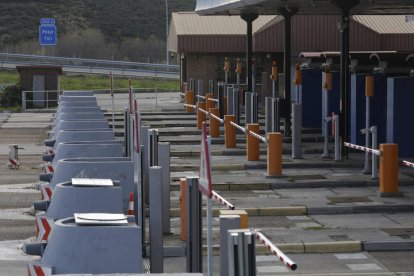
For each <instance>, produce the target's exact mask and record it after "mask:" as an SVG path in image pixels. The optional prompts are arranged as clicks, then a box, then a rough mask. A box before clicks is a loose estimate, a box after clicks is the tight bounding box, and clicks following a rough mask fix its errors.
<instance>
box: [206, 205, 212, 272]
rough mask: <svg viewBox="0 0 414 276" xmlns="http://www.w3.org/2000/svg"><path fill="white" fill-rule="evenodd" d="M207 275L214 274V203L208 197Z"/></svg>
mask: <svg viewBox="0 0 414 276" xmlns="http://www.w3.org/2000/svg"><path fill="white" fill-rule="evenodd" d="M207 275H208V276H212V275H213V204H212V202H211V198H209V197H207Z"/></svg>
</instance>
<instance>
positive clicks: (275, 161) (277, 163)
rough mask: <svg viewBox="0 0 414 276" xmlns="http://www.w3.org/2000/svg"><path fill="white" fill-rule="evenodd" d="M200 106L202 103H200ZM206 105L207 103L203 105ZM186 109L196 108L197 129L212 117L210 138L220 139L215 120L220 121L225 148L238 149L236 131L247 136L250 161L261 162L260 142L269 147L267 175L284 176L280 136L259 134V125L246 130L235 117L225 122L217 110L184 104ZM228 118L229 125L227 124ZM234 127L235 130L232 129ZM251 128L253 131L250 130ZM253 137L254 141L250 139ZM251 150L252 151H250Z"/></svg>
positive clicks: (250, 125)
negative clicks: (207, 117)
mask: <svg viewBox="0 0 414 276" xmlns="http://www.w3.org/2000/svg"><path fill="white" fill-rule="evenodd" d="M208 100H216V99H213V98H208ZM199 104H200V103H199ZM202 104H204V105H205V103H202ZM184 106H185V107H186V108H195V109H196V110H197V127H198V128H200V127H199V126H200V125H201V123H202V122H203V121H205V120H206V118H205V116H209V117H210V136H211V137H218V136H219V127H220V126H219V124H214V123H213V120H211V119H214V120H216V121H219V122H220V123H221V124H224V132H225V139H224V141H225V147H226V148H235V147H236V132H235V131H234V129H238V130H239V131H241V132H243V133H244V134H246V137H247V141H246V152H247V160H248V161H258V160H260V147H259V143H260V141H261V142H263V143H264V144H265V145H267V151H268V154H267V174H268V175H269V176H280V175H281V174H282V139H281V137H279V136H278V135H272V133H268V137H267V138H266V137H263V136H261V135H259V134H258V132H259V125H258V124H248V125H247V126H246V128H244V127H242V126H240V125H238V124H236V123H235V118H233V117H234V115H225V117H224V120H223V119H221V118H220V117H218V116H217V115H215V114H212V112H211V111H214V113H216V114H217V113H218V112H217V110H216V109H215V108H210V109H209V111H210V112H209V111H207V110H205V109H203V108H202V107H200V106H197V107H196V106H195V105H191V104H188V103H187V104H184ZM226 118H227V123H226ZM232 127H233V128H232ZM249 128H251V129H249ZM250 137H253V138H254V139H250ZM249 149H250V150H249Z"/></svg>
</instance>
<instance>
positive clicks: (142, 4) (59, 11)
mask: <svg viewBox="0 0 414 276" xmlns="http://www.w3.org/2000/svg"><path fill="white" fill-rule="evenodd" d="M195 1H196V0H168V6H169V12H170V14H171V12H172V11H190V10H194V8H195ZM42 17H51V18H55V19H56V25H57V29H58V36H61V35H65V34H76V33H81V32H83V31H85V30H86V29H96V30H98V31H100V32H102V34H103V36H104V37H105V39H106V40H107V41H108V42H114V43H121V42H122V41H124V40H125V39H127V38H140V39H142V40H147V39H148V38H149V37H156V38H158V39H160V40H165V0H117V1H116V0H8V1H5V0H0V48H3V49H4V47H6V46H13V45H15V44H17V43H21V42H25V41H32V42H34V41H36V42H37V40H38V27H39V20H40V18H42Z"/></svg>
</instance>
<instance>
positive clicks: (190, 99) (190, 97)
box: [185, 91, 194, 112]
mask: <svg viewBox="0 0 414 276" xmlns="http://www.w3.org/2000/svg"><path fill="white" fill-rule="evenodd" d="M185 103H186V104H194V93H193V92H192V91H187V92H185ZM185 111H186V112H194V108H192V107H191V106H186V107H185Z"/></svg>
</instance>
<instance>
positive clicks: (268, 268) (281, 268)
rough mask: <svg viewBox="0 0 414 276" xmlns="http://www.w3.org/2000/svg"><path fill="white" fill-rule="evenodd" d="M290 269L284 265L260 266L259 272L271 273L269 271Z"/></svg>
mask: <svg viewBox="0 0 414 276" xmlns="http://www.w3.org/2000/svg"><path fill="white" fill-rule="evenodd" d="M287 271H289V270H288V269H287V268H286V267H284V266H276V265H275V266H259V267H257V272H259V273H269V272H287Z"/></svg>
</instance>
